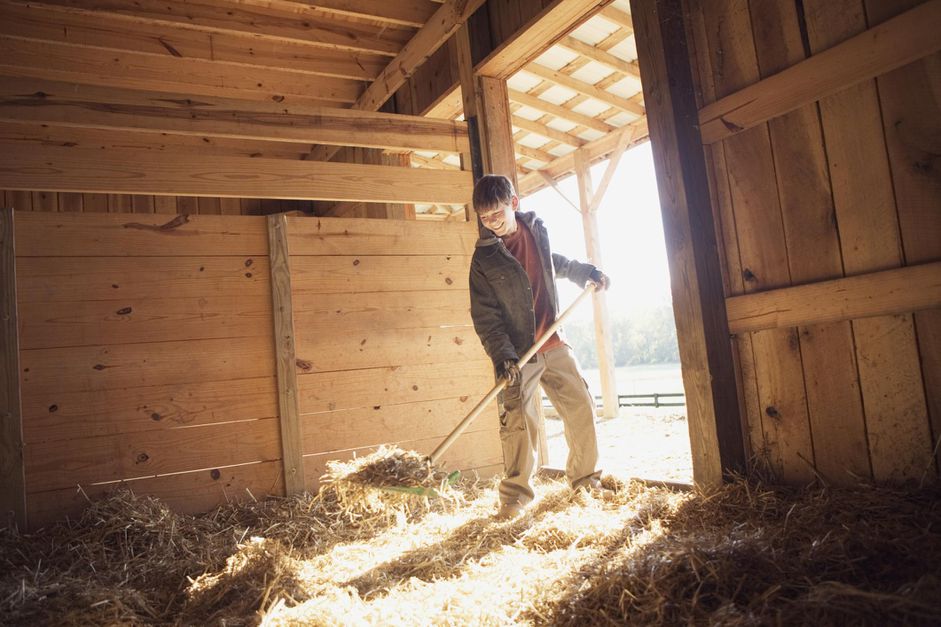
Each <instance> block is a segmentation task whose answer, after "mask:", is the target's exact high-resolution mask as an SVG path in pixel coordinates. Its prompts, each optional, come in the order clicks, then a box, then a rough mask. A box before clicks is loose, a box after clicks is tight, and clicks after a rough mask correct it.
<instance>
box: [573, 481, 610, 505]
mask: <svg viewBox="0 0 941 627" xmlns="http://www.w3.org/2000/svg"><path fill="white" fill-rule="evenodd" d="M579 488H581V489H584V490H586V491H587V492H588V493H589V494H590V495H592V496H593V497H594V498H596V499H601V500H602V501H613V500H614V498H615V492H614V490H611V489H609V488H606V487H604V486H603V485H601V479H599V478H598V477H591V478H590V479H588V481H586V482H585V483H584V484H583V485H581V486H579Z"/></svg>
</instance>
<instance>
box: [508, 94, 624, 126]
mask: <svg viewBox="0 0 941 627" xmlns="http://www.w3.org/2000/svg"><path fill="white" fill-rule="evenodd" d="M509 93H510V100H512V101H513V102H516V103H519V104H521V105H525V106H527V107H530V108H532V109H536V110H537V111H542V112H543V113H549V114H552V115H554V116H556V117H559V118H562V119H564V120H568V121H570V122H575V123H576V124H581V125H582V126H586V127H588V128H592V129H595V130H596V131H599V132H601V133H610V132H611V131H614V130H617V127H616V126H613V125H611V124H608V123H607V122H602V121H601V120H596V119H595V118H592V117H589V116H587V115H584V114H583V113H578V112H576V111H571V110H569V109H567V108H565V107H563V106H560V105H557V104H552V103H551V102H548V101H546V100H543V99H542V98H538V97H536V96H531V95H529V94H527V93H524V92H521V91H517V90H515V89H510V90H509Z"/></svg>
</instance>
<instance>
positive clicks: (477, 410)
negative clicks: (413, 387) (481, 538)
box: [428, 285, 595, 465]
mask: <svg viewBox="0 0 941 627" xmlns="http://www.w3.org/2000/svg"><path fill="white" fill-rule="evenodd" d="M594 291H595V288H594V286H593V285H589V286H588V287H586V288H585V289H584V290H582V293H581V294H579V295H578V298H576V299H575V301H574V302H573V303H572V304H571V305H569V306H568V308H567V309H566V310H565V311H563V312H562V314H561V315H560V316H559V317H558V318H556V320H555V322H553V323H552V326H551V327H549V328H548V329H547V330H546V332H545V333H543V334H542V337H540V338H539V339H538V340H536V343H535V344H533V345H532V346H531V347H530V348H529V350H528V351H526V353H524V354H523V356H522V357H520V358H519V361H517V362H516V367H517V368H519V369H520V370H522V369H523V364H525V363H526V362H528V361H529V360H530V359H532V357H533V355H535V354H536V351H538V350H539V349H540V348H542V345H543V344H545V343H546V342H547V341H548V340H549V338H550V337H552V334H553V333H555V332H556V331H558V329H559V327H560V326H562V323H563V322H565V319H566V318H568V317H569V315H570V314H571V313H572V312H573V311H575V308H576V307H578V305H579V303H581V302H582V301H583V300H584V299H585V297H586V296H588V295H589V294H591V293H592V292H594ZM505 387H506V379H500V380H499V381H497V384H496V385H494V386H493V387H492V388H491V389H490V391H489V392H487V395H486V396H484V397H483V398H482V399H481V400H480V402H479V403H477V405H475V406H474V408H473V409H472V410H470V413H469V414H467V415H466V416H464V419H463V420H461V422H459V423H458V425H457V426H456V427H454V431H452V432H451V433H449V434H448V437H446V438H445V439H444V441H443V442H442V443H441V444H439V445H438V448H436V449H435V450H434V451H433V452H432V453H431V455H430V456H429V457H428V461H430V462H431V463H432V465H434V464H437V463H438V460H439V459H441V456H442V455H444V452H445V451H447V450H448V449H449V448H450V447H451V445H452V444H454V441H455V440H456V439H458V437H460V435H461V434H462V433H464V431H466V430H467V427H469V426H470V424H471V423H472V422H474V419H476V418H477V416H479V415H480V414H481V412H483V410H484V407H486V406H487V405H489V404H490V401H492V400H493V399H495V398H496V397H497V394H499V393H500V390H502V389H503V388H505Z"/></svg>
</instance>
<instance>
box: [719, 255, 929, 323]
mask: <svg viewBox="0 0 941 627" xmlns="http://www.w3.org/2000/svg"><path fill="white" fill-rule="evenodd" d="M725 303H726V311H727V312H728V316H729V330H730V331H731V332H732V333H745V332H749V331H762V330H765V329H780V328H786V327H794V326H804V325H809V324H820V323H825V322H837V321H840V320H854V319H857V318H869V317H872V316H887V315H893V314H904V313H910V312H913V311H920V310H922V309H939V308H941V262H935V263H927V264H923V265H918V266H908V267H905V268H896V269H893V270H883V271H881V272H873V273H870V274H863V275H859V276H852V277H847V278H844V279H835V280H832V281H821V282H819V283H810V284H807V285H798V286H795V287H785V288H782V289H776V290H770V291H767V292H757V293H753V294H745V295H742V296H732V297H730V298H727V299H726V301H725Z"/></svg>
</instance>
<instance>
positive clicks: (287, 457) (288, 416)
mask: <svg viewBox="0 0 941 627" xmlns="http://www.w3.org/2000/svg"><path fill="white" fill-rule="evenodd" d="M287 228H288V227H287V219H286V218H285V216H284V215H283V214H281V215H272V216H268V245H269V255H270V259H271V261H270V268H271V299H272V304H273V306H274V338H275V350H276V356H275V358H276V360H277V365H278V408H279V413H278V415H279V417H280V423H281V452H282V457H283V461H284V486H285V491H286V493H287V495H288V496H290V495H293V494H299V493H301V492H303V491H304V458H303V451H302V445H303V438H302V437H301V423H300V418H299V412H298V405H297V371H296V366H295V361H296V356H295V340H294V310H293V305H292V301H291V268H290V254H289V251H288V239H287Z"/></svg>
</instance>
